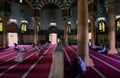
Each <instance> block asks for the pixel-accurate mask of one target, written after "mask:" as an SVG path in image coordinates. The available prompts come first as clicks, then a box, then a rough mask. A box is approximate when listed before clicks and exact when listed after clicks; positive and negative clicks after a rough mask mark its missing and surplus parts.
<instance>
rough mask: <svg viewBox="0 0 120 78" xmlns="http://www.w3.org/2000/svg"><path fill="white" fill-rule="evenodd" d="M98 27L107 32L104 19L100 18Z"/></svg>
mask: <svg viewBox="0 0 120 78" xmlns="http://www.w3.org/2000/svg"><path fill="white" fill-rule="evenodd" d="M98 29H99V31H100V32H105V22H104V21H103V20H100V22H99V24H98Z"/></svg>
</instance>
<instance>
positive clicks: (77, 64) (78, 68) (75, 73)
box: [69, 57, 87, 78]
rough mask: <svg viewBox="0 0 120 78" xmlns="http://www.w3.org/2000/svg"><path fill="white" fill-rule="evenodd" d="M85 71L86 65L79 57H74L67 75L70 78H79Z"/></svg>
mask: <svg viewBox="0 0 120 78" xmlns="http://www.w3.org/2000/svg"><path fill="white" fill-rule="evenodd" d="M86 70H87V69H86V65H85V63H84V62H83V60H82V59H81V57H76V58H75V59H74V61H73V62H72V65H71V68H70V73H69V74H70V76H71V77H72V78H79V77H80V76H83V75H84V73H85V71H86Z"/></svg>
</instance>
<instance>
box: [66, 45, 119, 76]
mask: <svg viewBox="0 0 120 78" xmlns="http://www.w3.org/2000/svg"><path fill="white" fill-rule="evenodd" d="M64 48H66V49H65V50H66V52H67V54H68V55H71V56H69V57H70V59H71V60H73V59H74V58H75V55H74V54H76V53H75V52H77V47H76V46H70V48H69V49H68V48H67V47H64ZM71 52H72V53H74V54H73V55H72V54H71ZM69 53H70V54H69ZM76 56H77V55H76ZM90 57H91V58H92V59H93V62H94V64H95V65H94V66H93V67H87V71H86V72H85V74H84V76H83V77H80V78H120V55H119V54H117V55H110V54H99V53H96V52H94V51H92V50H90ZM65 58H66V56H65ZM66 67H67V66H66V64H65V68H66ZM65 78H70V76H68V75H66V74H65Z"/></svg>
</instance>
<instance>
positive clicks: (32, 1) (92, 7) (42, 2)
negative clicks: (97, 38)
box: [0, 0, 119, 12]
mask: <svg viewBox="0 0 120 78" xmlns="http://www.w3.org/2000/svg"><path fill="white" fill-rule="evenodd" d="M12 2H17V3H20V1H19V0H0V10H7V11H9V7H10V5H11V3H12ZM100 2H102V3H114V2H119V0H88V8H89V12H91V11H97V5H98V3H100ZM22 3H23V4H27V5H29V6H30V8H31V9H33V8H36V7H37V8H39V9H42V8H43V7H44V6H45V8H60V9H68V10H69V9H70V8H71V6H76V5H77V0H22ZM50 4H55V5H54V6H52V5H50Z"/></svg>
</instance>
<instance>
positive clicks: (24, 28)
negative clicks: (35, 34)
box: [21, 23, 27, 33]
mask: <svg viewBox="0 0 120 78" xmlns="http://www.w3.org/2000/svg"><path fill="white" fill-rule="evenodd" d="M26 31H27V24H26V23H22V24H21V32H22V33H24V32H26Z"/></svg>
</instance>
